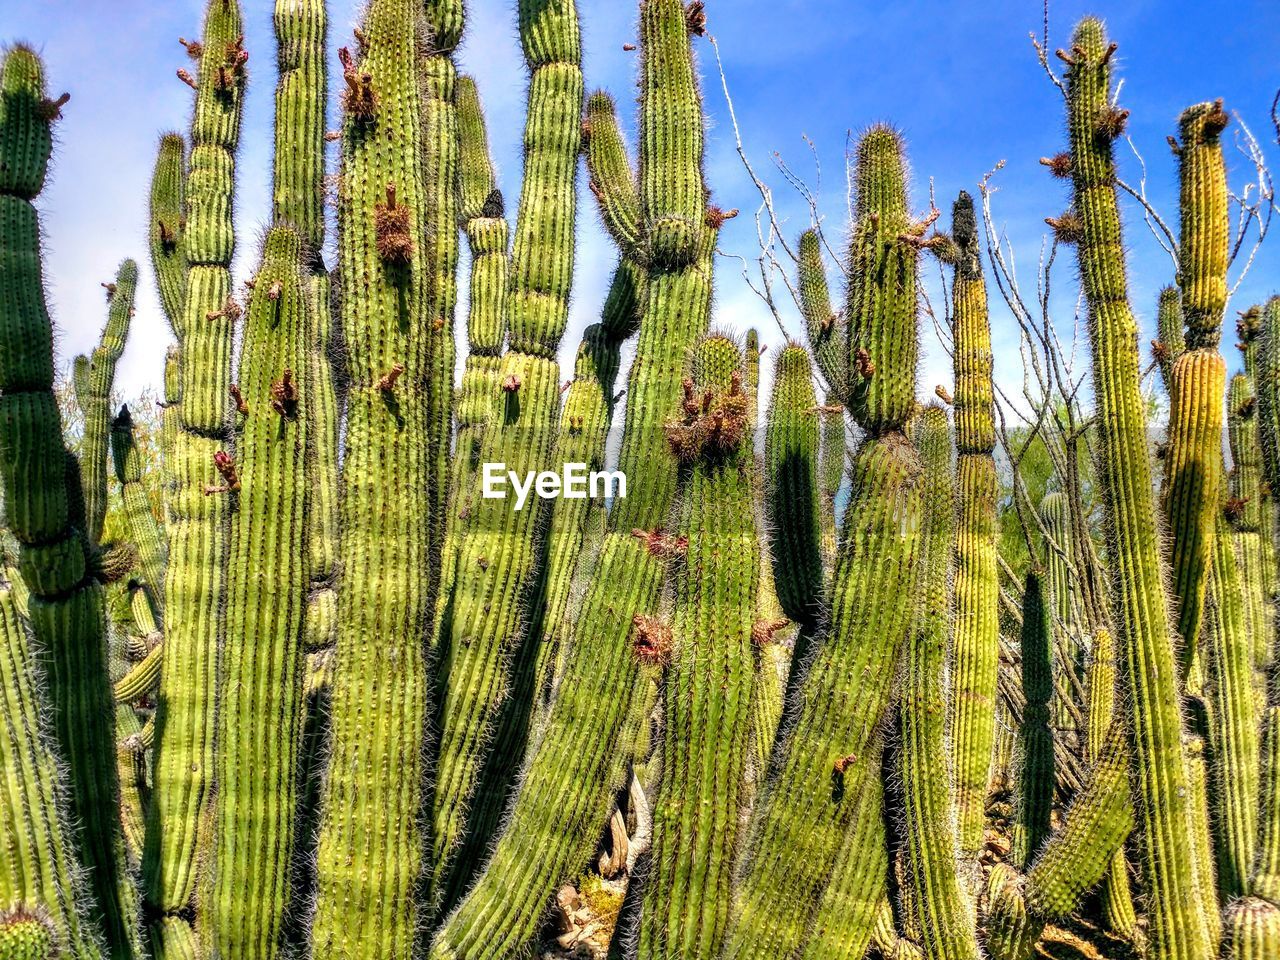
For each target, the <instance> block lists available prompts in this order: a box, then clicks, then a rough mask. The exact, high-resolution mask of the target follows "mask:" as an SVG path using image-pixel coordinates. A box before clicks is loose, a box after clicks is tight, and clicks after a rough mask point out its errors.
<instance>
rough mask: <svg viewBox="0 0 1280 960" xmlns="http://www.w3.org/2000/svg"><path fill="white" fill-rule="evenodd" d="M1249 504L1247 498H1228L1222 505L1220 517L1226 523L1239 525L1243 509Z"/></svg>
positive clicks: (1242, 516) (1242, 517)
mask: <svg viewBox="0 0 1280 960" xmlns="http://www.w3.org/2000/svg"><path fill="white" fill-rule="evenodd" d="M1248 503H1249V498H1248V497H1230V498H1229V499H1228V500H1227V502H1226V503H1224V504H1223V505H1222V515H1223V516H1224V517H1226V518H1227V522H1228V523H1239V522H1240V521H1241V520H1243V519H1244V508H1245V506H1246V505H1247V504H1248Z"/></svg>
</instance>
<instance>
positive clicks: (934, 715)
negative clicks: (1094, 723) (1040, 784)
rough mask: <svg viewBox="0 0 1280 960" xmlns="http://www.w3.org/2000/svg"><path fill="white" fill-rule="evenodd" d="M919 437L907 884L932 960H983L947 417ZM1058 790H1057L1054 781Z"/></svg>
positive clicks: (927, 420) (919, 423)
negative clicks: (957, 723) (960, 767)
mask: <svg viewBox="0 0 1280 960" xmlns="http://www.w3.org/2000/svg"><path fill="white" fill-rule="evenodd" d="M912 433H913V438H914V439H915V442H916V446H917V448H918V449H919V451H920V460H921V464H922V466H923V473H922V474H921V498H922V499H923V501H924V504H925V508H924V509H925V513H924V528H923V534H922V536H923V539H924V559H923V561H922V564H921V578H920V586H921V593H920V598H919V601H918V607H917V610H916V623H915V627H914V628H913V629H912V631H911V635H910V638H909V639H908V641H907V650H906V669H905V680H904V695H903V698H902V703H901V705H900V708H899V723H900V725H901V744H900V747H899V750H898V759H899V764H900V766H901V776H902V795H903V798H904V801H905V814H906V830H905V834H906V849H907V878H908V885H909V887H910V890H911V892H912V897H911V899H912V901H913V903H915V904H917V905H918V914H919V925H920V934H921V938H920V939H921V943H922V946H923V948H924V951H923V952H924V957H925V958H926V960H976V958H977V957H978V956H979V951H978V942H977V938H976V936H975V931H974V924H973V904H972V903H971V902H970V901H969V900H968V897H967V892H966V891H965V890H963V888H962V887H961V883H960V875H959V873H958V871H957V851H958V847H957V839H956V817H955V796H954V792H953V787H952V778H951V762H950V758H949V757H948V755H947V743H946V719H947V717H946V700H945V694H946V686H945V680H946V664H947V655H948V648H949V646H950V640H951V628H950V620H951V613H952V602H951V600H952V598H951V588H952V580H951V572H952V566H953V564H952V558H953V553H954V549H955V531H956V515H955V493H956V489H955V481H954V479H953V478H952V474H951V434H950V428H949V425H948V423H947V416H946V413H945V411H943V410H942V409H941V408H940V407H936V406H933V407H928V408H926V409H925V410H924V411H923V412H922V413H921V414H919V415H918V416H917V417H916V420H915V421H914V423H913V431H912ZM1028 703H1030V698H1028ZM1050 749H1052V745H1050ZM1048 782H1049V783H1050V785H1052V777H1050V779H1049V781H1048Z"/></svg>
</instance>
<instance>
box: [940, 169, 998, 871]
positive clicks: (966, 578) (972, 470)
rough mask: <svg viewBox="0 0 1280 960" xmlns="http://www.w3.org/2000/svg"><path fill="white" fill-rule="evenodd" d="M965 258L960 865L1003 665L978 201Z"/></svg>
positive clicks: (953, 731) (977, 825)
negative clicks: (1001, 658)
mask: <svg viewBox="0 0 1280 960" xmlns="http://www.w3.org/2000/svg"><path fill="white" fill-rule="evenodd" d="M951 231H952V237H953V239H954V241H955V243H956V247H957V250H958V253H959V256H958V259H957V261H956V267H955V277H954V280H953V283H952V311H953V313H954V316H955V353H954V370H955V388H956V393H955V409H956V413H955V420H956V453H957V460H956V475H957V488H958V491H959V498H958V500H957V505H958V506H957V511H958V517H957V530H956V630H955V637H954V639H953V641H952V642H953V645H954V649H955V653H954V660H955V666H954V678H953V681H952V682H953V684H954V692H953V695H952V698H951V704H950V706H949V714H950V716H949V728H950V738H951V744H952V755H953V756H954V757H955V773H954V776H955V782H956V806H957V816H958V818H959V841H960V852H961V855H962V856H964V857H966V858H968V859H971V860H976V859H977V856H978V854H979V853H980V852H981V849H982V832H983V827H984V825H985V810H986V792H987V784H988V782H989V779H990V764H991V747H992V743H993V741H994V737H995V702H996V685H997V675H998V673H999V661H1000V652H999V651H1000V618H999V612H998V606H999V580H998V575H997V572H996V536H997V526H996V501H997V498H998V497H999V481H998V479H997V477H996V464H995V459H994V457H993V456H992V454H993V451H994V450H995V445H996V433H995V415H994V404H995V391H994V387H993V385H992V381H991V371H992V366H993V364H994V357H993V355H992V352H991V319H990V316H989V314H988V310H987V288H986V282H985V280H984V279H983V275H982V259H981V248H980V246H979V240H978V224H977V219H976V216H975V213H974V207H973V198H972V197H970V196H969V194H967V193H963V192H962V193H961V194H960V196H959V197H958V198H957V199H956V202H955V204H954V206H953V208H952V226H951Z"/></svg>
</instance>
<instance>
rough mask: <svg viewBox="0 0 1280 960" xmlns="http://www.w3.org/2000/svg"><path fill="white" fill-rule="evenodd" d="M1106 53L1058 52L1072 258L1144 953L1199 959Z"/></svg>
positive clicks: (1202, 945) (1089, 44)
mask: <svg viewBox="0 0 1280 960" xmlns="http://www.w3.org/2000/svg"><path fill="white" fill-rule="evenodd" d="M1114 50H1115V47H1114V46H1112V45H1109V44H1108V42H1107V38H1106V32H1105V29H1104V28H1103V25H1102V23H1101V22H1100V21H1098V20H1095V19H1092V18H1086V19H1084V20H1082V21H1081V22H1080V24H1079V25H1078V26H1077V28H1076V32H1075V36H1074V38H1073V41H1072V50H1071V52H1070V53H1069V54H1067V55H1066V56H1067V57H1068V59H1069V60H1070V64H1069V66H1068V69H1067V83H1066V89H1067V119H1068V131H1069V136H1070V144H1071V147H1070V154H1069V164H1070V172H1071V179H1072V184H1073V188H1074V189H1073V192H1074V199H1075V211H1076V213H1077V215H1078V216H1079V218H1080V224H1081V230H1080V238H1079V245H1078V258H1079V265H1080V274H1081V278H1082V283H1083V288H1084V296H1085V300H1086V304H1087V307H1088V320H1089V334H1090V341H1091V344H1092V348H1093V350H1092V352H1093V368H1094V384H1095V390H1096V404H1097V411H1098V422H1099V424H1100V425H1101V429H1100V431H1099V438H1100V440H1101V456H1100V457H1099V464H1100V467H1101V488H1102V492H1103V494H1104V497H1103V499H1104V503H1105V507H1106V520H1107V524H1108V527H1109V530H1110V542H1111V543H1112V545H1113V547H1114V561H1113V565H1114V569H1115V576H1114V579H1113V582H1112V590H1113V595H1114V603H1113V609H1114V611H1115V616H1116V623H1117V627H1118V641H1119V650H1120V657H1119V659H1120V662H1121V664H1122V667H1123V670H1122V675H1123V677H1124V684H1125V698H1124V699H1125V701H1127V703H1126V706H1127V708H1128V711H1127V712H1128V713H1129V715H1130V720H1131V723H1130V737H1131V741H1130V742H1131V745H1132V750H1133V754H1132V758H1133V781H1134V790H1133V795H1134V805H1135V807H1136V808H1137V820H1138V825H1139V828H1140V830H1139V836H1140V838H1141V839H1140V844H1139V849H1140V851H1141V856H1142V863H1143V870H1144V875H1145V877H1146V881H1147V890H1148V908H1149V911H1148V917H1149V921H1150V933H1151V956H1152V957H1153V958H1154V960H1172V958H1179V960H1183V958H1185V960H1207V958H1208V957H1209V956H1210V955H1211V954H1212V952H1213V946H1212V944H1211V943H1210V938H1209V934H1208V931H1207V930H1206V929H1205V924H1204V920H1203V918H1202V917H1201V916H1200V914H1199V911H1198V909H1197V904H1198V899H1197V898H1198V893H1197V890H1196V882H1197V878H1196V870H1195V863H1194V859H1193V854H1192V850H1191V845H1190V842H1189V838H1190V836H1191V834H1192V830H1193V827H1194V822H1193V818H1194V817H1197V816H1202V815H1203V814H1201V813H1200V812H1199V811H1195V810H1192V809H1190V808H1189V804H1188V799H1187V797H1188V791H1187V769H1186V760H1185V758H1184V756H1183V750H1182V722H1181V712H1180V709H1179V695H1180V691H1179V690H1178V685H1177V674H1176V665H1175V655H1174V643H1173V637H1172V635H1171V632H1170V628H1169V620H1168V605H1167V601H1166V597H1165V589H1164V571H1163V568H1162V564H1161V543H1160V529H1159V523H1158V521H1157V517H1156V511H1155V503H1154V499H1153V495H1152V483H1151V466H1150V462H1149V460H1148V455H1147V446H1146V443H1147V440H1146V418H1145V415H1144V409H1143V402H1142V394H1141V390H1140V385H1139V383H1138V376H1139V370H1138V367H1139V360H1138V355H1137V323H1136V321H1135V319H1134V316H1133V311H1132V309H1131V308H1130V306H1129V302H1128V290H1127V282H1126V278H1125V262H1124V248H1123V240H1122V231H1121V228H1120V216H1119V210H1118V206H1117V202H1116V193H1115V191H1116V187H1115V157H1114V144H1113V138H1114V135H1115V134H1116V133H1117V126H1118V125H1122V123H1123V119H1124V112H1123V111H1122V110H1121V109H1120V108H1119V107H1117V106H1115V105H1114V104H1113V103H1112V102H1111V84H1110V61H1111V57H1112V54H1113V52H1114ZM1206 416H1211V414H1209V413H1208V412H1206ZM1215 442H1220V439H1218V438H1215Z"/></svg>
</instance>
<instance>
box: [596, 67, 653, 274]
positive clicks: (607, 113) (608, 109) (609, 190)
mask: <svg viewBox="0 0 1280 960" xmlns="http://www.w3.org/2000/svg"><path fill="white" fill-rule="evenodd" d="M584 124H585V132H586V139H585V141H584V147H585V150H586V156H587V169H588V170H590V172H591V192H592V193H593V194H594V195H595V197H596V199H597V200H598V201H599V206H600V217H601V219H602V220H603V221H604V225H605V227H606V229H608V231H609V236H610V237H612V238H613V242H614V243H615V244H617V246H618V250H619V251H620V252H621V253H622V255H623V256H627V257H632V258H634V257H636V256H638V255H639V253H640V250H639V246H640V243H641V241H642V240H643V238H644V229H645V228H644V220H643V213H642V210H641V206H640V196H639V194H638V193H637V191H636V182H635V175H634V174H633V173H632V171H631V161H630V160H629V159H628V157H627V145H626V142H625V141H624V140H623V138H622V130H621V128H620V127H619V125H618V115H617V108H616V107H615V105H614V102H613V98H612V97H611V96H609V94H608V93H606V92H604V91H603V90H598V91H596V92H595V93H593V94H592V95H591V96H590V97H589V98H588V99H587V109H586V117H585V119H584Z"/></svg>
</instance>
